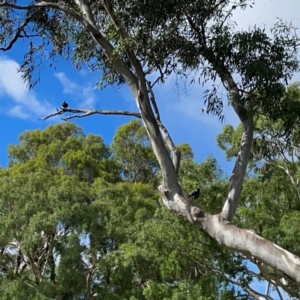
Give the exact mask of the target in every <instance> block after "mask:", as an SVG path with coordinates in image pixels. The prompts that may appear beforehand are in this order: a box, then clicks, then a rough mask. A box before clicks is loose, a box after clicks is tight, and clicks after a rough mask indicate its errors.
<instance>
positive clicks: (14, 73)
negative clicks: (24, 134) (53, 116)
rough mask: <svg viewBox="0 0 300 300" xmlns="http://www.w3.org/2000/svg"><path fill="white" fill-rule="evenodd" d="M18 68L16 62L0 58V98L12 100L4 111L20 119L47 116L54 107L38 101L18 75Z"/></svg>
mask: <svg viewBox="0 0 300 300" xmlns="http://www.w3.org/2000/svg"><path fill="white" fill-rule="evenodd" d="M19 67H20V66H19V64H18V63H17V62H16V61H14V60H12V59H9V58H7V57H0V90H1V92H0V97H2V98H3V97H8V98H9V99H10V100H12V101H10V103H9V106H10V108H8V109H5V111H6V112H7V113H8V114H9V115H11V116H14V117H17V118H21V119H29V118H31V117H32V116H35V117H36V116H37V117H42V116H45V115H47V114H49V111H51V110H53V109H54V107H53V106H52V105H51V104H50V103H49V102H47V101H41V100H38V99H37V98H36V95H35V93H34V92H33V91H29V90H28V88H27V87H26V84H25V83H24V81H23V79H22V77H21V74H20V73H18V69H19ZM11 104H12V105H13V107H11Z"/></svg>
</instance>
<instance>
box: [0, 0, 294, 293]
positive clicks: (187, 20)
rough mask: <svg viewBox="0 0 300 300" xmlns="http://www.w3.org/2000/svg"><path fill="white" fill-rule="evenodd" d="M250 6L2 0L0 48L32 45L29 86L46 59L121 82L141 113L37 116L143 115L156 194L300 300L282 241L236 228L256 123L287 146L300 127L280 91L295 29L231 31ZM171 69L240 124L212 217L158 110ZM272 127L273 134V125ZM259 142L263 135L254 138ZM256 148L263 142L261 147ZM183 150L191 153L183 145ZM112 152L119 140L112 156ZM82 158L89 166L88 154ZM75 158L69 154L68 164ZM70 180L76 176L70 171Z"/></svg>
mask: <svg viewBox="0 0 300 300" xmlns="http://www.w3.org/2000/svg"><path fill="white" fill-rule="evenodd" d="M249 6H250V7H251V2H250V1H247V0H238V1H234V2H232V1H229V0H207V1H206V0H205V1H204V0H196V1H194V0H193V1H178V0H168V1H122V0H115V1H106V0H103V1H96V0H95V1H86V0H75V1H74V2H70V1H64V0H62V1H50V2H46V1H29V3H28V4H27V5H23V4H22V1H4V2H2V3H0V8H1V15H0V17H1V28H0V30H1V32H0V43H1V44H2V47H1V50H3V51H8V50H10V49H11V48H12V47H13V46H14V45H15V44H16V43H17V42H18V41H19V40H26V41H27V42H28V52H27V53H25V55H24V59H23V63H22V65H21V69H20V70H21V72H22V73H23V78H24V79H25V80H26V81H27V82H28V83H29V87H30V88H33V87H34V85H35V84H36V83H37V82H38V79H39V73H38V71H39V70H40V68H39V67H40V66H41V65H42V64H43V63H45V62H46V63H49V64H50V65H49V66H51V64H52V62H51V60H53V61H56V59H57V57H61V58H63V59H70V60H71V61H72V63H73V65H74V67H75V68H76V69H79V68H81V67H82V66H85V65H88V67H89V69H90V70H91V71H94V70H101V71H102V72H103V78H102V82H99V83H98V86H100V87H104V86H105V84H118V85H122V84H127V85H128V87H129V89H130V91H131V93H132V95H133V97H134V99H135V102H136V105H137V109H138V112H128V111H112V110H111V111H103V110H91V109H88V110H85V109H77V108H76V109H70V108H61V109H59V110H58V111H57V112H54V113H52V112H49V115H47V116H45V117H44V118H43V119H48V118H50V117H52V116H55V115H62V114H65V113H68V112H71V113H73V115H69V116H66V117H64V120H69V119H72V118H76V117H86V116H89V115H92V114H123V115H129V116H135V117H137V118H140V119H141V120H142V122H143V125H144V126H145V129H146V132H147V135H148V138H149V142H150V145H151V148H152V150H153V153H154V156H155V158H156V160H157V165H156V164H155V162H151V163H150V165H149V166H147V168H146V169H145V171H147V173H149V172H150V173H151V172H153V171H154V169H155V168H157V166H158V167H159V175H160V178H159V179H160V185H159V192H160V196H161V199H162V201H163V203H164V205H165V206H166V207H167V208H168V209H169V210H171V211H174V212H176V213H177V214H178V215H181V216H182V217H184V218H185V219H186V220H188V221H189V222H190V223H191V224H192V225H194V227H195V228H198V229H200V230H201V231H203V232H205V233H206V234H208V235H209V236H210V237H211V238H212V240H214V242H217V243H219V244H221V245H223V246H225V247H226V248H227V249H230V250H233V251H234V252H237V253H239V254H240V255H242V257H244V258H245V259H248V260H252V261H254V262H257V264H260V265H262V266H263V267H264V268H263V269H261V275H259V276H260V277H261V278H265V279H267V280H269V281H272V282H276V284H278V285H280V282H282V280H283V279H284V280H288V282H289V284H288V285H286V284H281V286H282V288H284V289H286V290H288V291H289V292H290V293H291V294H292V295H293V296H296V297H297V296H299V287H298V285H299V283H300V258H299V257H297V256H296V255H295V254H292V253H291V252H289V250H290V249H284V248H282V247H280V246H279V245H278V244H280V245H281V246H284V244H282V243H281V240H280V239H278V240H275V241H274V240H267V239H266V238H265V237H262V236H259V235H258V233H255V232H254V231H253V230H248V229H242V228H241V227H237V226H236V225H237V224H238V223H237V221H235V219H236V217H237V212H239V208H240V207H239V205H240V204H241V199H242V198H241V192H242V188H243V186H244V183H245V182H246V181H245V176H246V173H247V167H248V163H249V160H250V162H251V159H252V156H251V151H252V144H253V137H254V133H255V130H256V128H255V122H256V120H257V119H259V118H261V120H262V122H264V121H265V120H266V121H267V122H273V123H274V124H277V123H280V126H281V127H280V131H281V134H282V137H281V140H280V141H281V142H282V143H283V144H284V143H285V141H287V142H289V141H290V140H289V139H290V137H291V136H294V130H293V128H294V127H298V126H299V114H298V113H297V112H298V111H299V101H296V100H295V99H293V97H291V94H289V93H288V92H287V91H286V86H287V84H288V82H289V80H290V79H291V77H292V75H293V73H294V72H297V71H298V70H299V61H298V60H297V51H298V44H299V39H298V37H297V36H296V35H295V34H294V28H293V26H291V25H290V24H284V23H283V22H281V21H278V22H277V23H276V24H275V25H274V27H273V28H272V30H271V34H270V35H268V34H267V33H266V32H265V30H264V29H263V28H258V27H257V26H255V27H254V28H251V29H249V30H247V31H245V30H242V31H238V30H236V27H235V24H234V23H233V22H232V21H231V16H232V13H233V11H235V10H237V9H246V8H247V9H248V7H249ZM173 73H176V74H177V75H180V76H182V77H183V78H187V77H188V75H190V74H194V77H195V79H198V80H197V81H198V82H199V83H200V84H201V83H202V84H205V83H206V84H209V85H210V86H211V87H210V88H209V89H208V90H207V91H206V92H205V103H206V106H207V112H210V113H213V114H216V115H217V116H218V117H219V118H220V119H222V118H223V102H224V101H226V100H227V102H228V103H229V104H230V105H232V107H233V109H234V111H235V112H236V114H237V116H238V117H239V119H240V121H241V129H240V131H241V134H240V137H241V138H240V142H239V145H238V146H237V143H236V144H235V145H233V146H234V147H236V151H232V152H231V153H230V155H235V158H236V163H235V166H234V169H233V172H232V175H231V177H230V183H229V187H228V192H227V196H224V198H225V199H224V201H223V203H222V205H221V206H218V204H217V203H216V204H215V206H214V209H213V210H212V211H210V210H209V208H208V207H207V208H204V205H203V204H204V203H202V202H201V203H194V202H193V201H191V199H189V198H188V193H187V192H186V190H185V189H186V188H185V185H184V179H183V178H181V176H182V172H184V173H185V174H187V173H188V171H187V170H184V171H183V170H181V168H180V165H181V163H182V165H184V164H185V165H186V167H187V166H188V159H182V160H181V154H180V147H178V148H177V147H176V146H175V144H174V143H173V141H172V138H171V136H170V134H169V132H168V130H167V128H166V127H165V126H164V124H163V120H161V118H160V113H159V110H158V106H157V104H156V97H155V93H154V87H155V85H156V84H157V83H158V82H161V83H164V81H165V80H166V79H167V77H168V76H169V75H170V74H173ZM150 75H151V76H152V77H155V80H154V81H153V80H152V81H150V80H149V76H150ZM195 79H193V80H192V83H193V82H194V81H196V80H195ZM220 85H222V86H224V87H225V89H226V91H227V99H223V98H221V97H220V96H219V94H218V88H219V86H220ZM292 94H293V93H292ZM287 99H290V100H288V101H287ZM131 126H132V125H131ZM274 128H275V131H276V125H274ZM226 130H227V131H226V134H227V137H222V138H221V139H220V140H219V142H220V145H222V147H223V148H226V147H225V146H224V144H222V143H223V142H222V139H223V141H226V139H227V140H228V138H230V137H231V136H232V135H233V133H234V130H232V128H231V129H230V128H227V129H226ZM267 130H269V129H267ZM235 136H238V134H236V135H235ZM263 137H264V135H263V134H262V135H261V138H258V139H254V141H258V140H263ZM135 138H136V137H135ZM268 138H269V136H268ZM115 142H117V140H115ZM258 144H259V143H258ZM261 144H264V146H266V144H265V143H264V142H263V141H262V142H261ZM254 146H255V145H254ZM254 146H253V148H255V147H254ZM139 147H140V146H139ZM139 147H138V148H139ZM138 148H137V149H138ZM181 148H183V150H187V148H186V147H185V146H184V145H182V147H181ZM117 149H118V145H117V144H116V143H115V151H116V153H117V152H118V150H117ZM146 149H148V148H147V146H146V145H143V147H142V150H143V151H146V152H147V150H146ZM134 151H136V150H134ZM186 153H188V152H186ZM189 153H190V154H191V152H189ZM265 153H266V151H262V152H261V154H265ZM149 155H150V154H149ZM279 155H280V154H279ZM79 156H80V155H79ZM275 156H276V154H275ZM78 158H79V157H78ZM74 159H75V158H74ZM82 159H83V162H84V163H86V162H87V161H85V158H82ZM87 159H88V160H89V159H90V162H93V159H92V157H88V158H87ZM272 159H273V158H272ZM72 160H73V158H70V161H68V163H69V164H70V163H71V162H72ZM122 160H124V157H123V158H122V157H121V156H120V155H119V157H118V160H117V162H116V168H118V166H119V164H118V163H121V164H122ZM83 162H82V164H83ZM273 162H274V160H273ZM139 163H140V162H139ZM282 163H283V164H286V163H287V162H286V161H283V162H282ZM69 164H66V165H67V166H70V165H69ZM135 167H136V166H135ZM282 167H283V168H285V167H284V166H282ZM123 168H124V164H123ZM78 172H79V173H80V176H82V178H85V180H86V181H87V182H88V181H89V180H88V179H89V178H91V173H90V172H92V169H90V168H84V167H83V168H82V169H81V170H80V171H78ZM103 172H105V168H104V169H103ZM130 172H134V170H133V169H131V170H130ZM45 174H46V172H45ZM70 174H71V175H73V174H72V169H70ZM122 175H123V176H125V175H129V173H128V174H125V172H123V174H122ZM150 175H151V174H150ZM108 176H109V177H110V176H111V178H109V180H113V179H115V177H114V175H111V174H109V175H108ZM130 176H131V177H132V175H130ZM128 193H129V192H128ZM125 194H126V193H125ZM223 195H225V192H223ZM85 196H88V193H86V195H85ZM125 197H126V196H125ZM216 198H218V197H216ZM247 205H250V204H249V203H248V204H247ZM251 205H252V203H251ZM241 226H243V224H242V223H241ZM191 230H192V229H191ZM198 234H199V235H200V233H198ZM200 243H201V242H200ZM276 243H278V244H276ZM265 266H266V267H265ZM269 268H271V269H273V270H274V272H270V271H269ZM285 278H288V279H285Z"/></svg>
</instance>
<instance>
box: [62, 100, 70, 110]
mask: <svg viewBox="0 0 300 300" xmlns="http://www.w3.org/2000/svg"><path fill="white" fill-rule="evenodd" d="M68 106H69V104H68V103H67V102H66V101H64V102H63V103H62V105H61V107H60V108H61V109H66V108H68Z"/></svg>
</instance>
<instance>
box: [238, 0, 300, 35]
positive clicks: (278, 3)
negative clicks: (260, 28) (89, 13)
mask: <svg viewBox="0 0 300 300" xmlns="http://www.w3.org/2000/svg"><path fill="white" fill-rule="evenodd" d="M299 10H300V1H299V0H260V1H259V0H257V1H255V4H254V5H253V8H252V9H251V8H250V7H248V8H247V9H246V10H244V11H241V10H236V12H235V13H234V15H233V19H234V21H236V22H237V25H238V27H239V28H243V29H248V28H249V26H253V25H266V26H267V27H272V26H273V25H274V24H275V23H276V22H277V21H278V18H280V19H282V20H284V21H286V22H290V21H292V22H293V23H294V24H295V25H298V24H299V21H300V17H299Z"/></svg>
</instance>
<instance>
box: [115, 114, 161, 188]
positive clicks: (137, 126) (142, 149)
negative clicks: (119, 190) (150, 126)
mask: <svg viewBox="0 0 300 300" xmlns="http://www.w3.org/2000/svg"><path fill="white" fill-rule="evenodd" d="M111 147H112V149H113V150H114V155H115V157H116V158H117V159H118V160H120V162H121V164H122V167H123V172H124V176H125V178H127V179H128V180H130V181H131V182H138V181H143V182H146V183H149V182H150V181H153V180H154V179H155V177H156V173H157V171H158V166H157V161H156V159H155V156H154V154H153V151H152V148H151V145H150V142H149V139H148V136H147V132H146V130H145V128H144V127H143V126H141V122H140V121H136V120H133V121H131V122H129V123H127V124H125V125H123V126H121V127H120V128H119V129H118V130H117V132H116V134H115V136H114V139H113V143H112V145H111Z"/></svg>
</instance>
